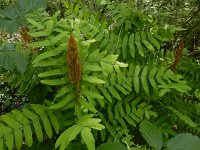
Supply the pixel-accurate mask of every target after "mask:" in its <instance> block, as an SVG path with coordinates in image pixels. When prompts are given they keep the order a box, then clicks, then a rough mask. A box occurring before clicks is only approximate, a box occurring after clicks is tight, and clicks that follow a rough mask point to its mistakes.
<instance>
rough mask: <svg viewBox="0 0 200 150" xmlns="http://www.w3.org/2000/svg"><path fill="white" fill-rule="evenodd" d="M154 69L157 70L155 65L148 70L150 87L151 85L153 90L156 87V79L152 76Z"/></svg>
mask: <svg viewBox="0 0 200 150" xmlns="http://www.w3.org/2000/svg"><path fill="white" fill-rule="evenodd" d="M156 71H157V69H156V67H153V69H152V70H151V71H150V73H149V81H150V83H151V85H152V87H153V88H154V89H155V90H157V89H158V87H157V84H156V81H155V79H154V76H155V74H156Z"/></svg>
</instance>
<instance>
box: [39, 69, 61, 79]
mask: <svg viewBox="0 0 200 150" xmlns="http://www.w3.org/2000/svg"><path fill="white" fill-rule="evenodd" d="M62 74H63V72H62V70H61V69H55V70H50V71H45V72H42V73H40V74H38V76H39V77H49V76H57V75H62Z"/></svg>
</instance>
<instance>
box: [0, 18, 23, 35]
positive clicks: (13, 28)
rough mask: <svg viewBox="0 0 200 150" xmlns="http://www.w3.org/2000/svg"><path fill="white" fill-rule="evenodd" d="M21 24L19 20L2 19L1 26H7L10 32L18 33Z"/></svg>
mask: <svg viewBox="0 0 200 150" xmlns="http://www.w3.org/2000/svg"><path fill="white" fill-rule="evenodd" d="M19 26H20V24H19V21H18V20H3V19H1V20H0V27H1V28H5V29H6V31H7V32H8V33H10V34H13V33H16V32H17V31H18V29H19Z"/></svg>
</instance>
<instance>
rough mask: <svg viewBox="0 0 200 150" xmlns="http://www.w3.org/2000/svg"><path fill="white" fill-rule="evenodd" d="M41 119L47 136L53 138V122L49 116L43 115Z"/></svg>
mask: <svg viewBox="0 0 200 150" xmlns="http://www.w3.org/2000/svg"><path fill="white" fill-rule="evenodd" d="M41 120H42V122H43V124H44V129H45V131H46V133H47V136H48V137H49V138H50V139H51V138H52V129H51V124H50V121H49V119H48V118H47V116H42V117H41Z"/></svg>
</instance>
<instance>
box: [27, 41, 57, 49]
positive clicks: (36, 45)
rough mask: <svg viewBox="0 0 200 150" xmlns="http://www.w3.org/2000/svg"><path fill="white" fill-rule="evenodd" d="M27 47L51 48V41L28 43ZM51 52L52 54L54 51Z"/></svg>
mask: <svg viewBox="0 0 200 150" xmlns="http://www.w3.org/2000/svg"><path fill="white" fill-rule="evenodd" d="M28 46H29V47H34V48H38V47H44V46H51V41H49V40H44V41H38V42H33V43H29V44H28ZM51 52H54V51H51Z"/></svg>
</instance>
